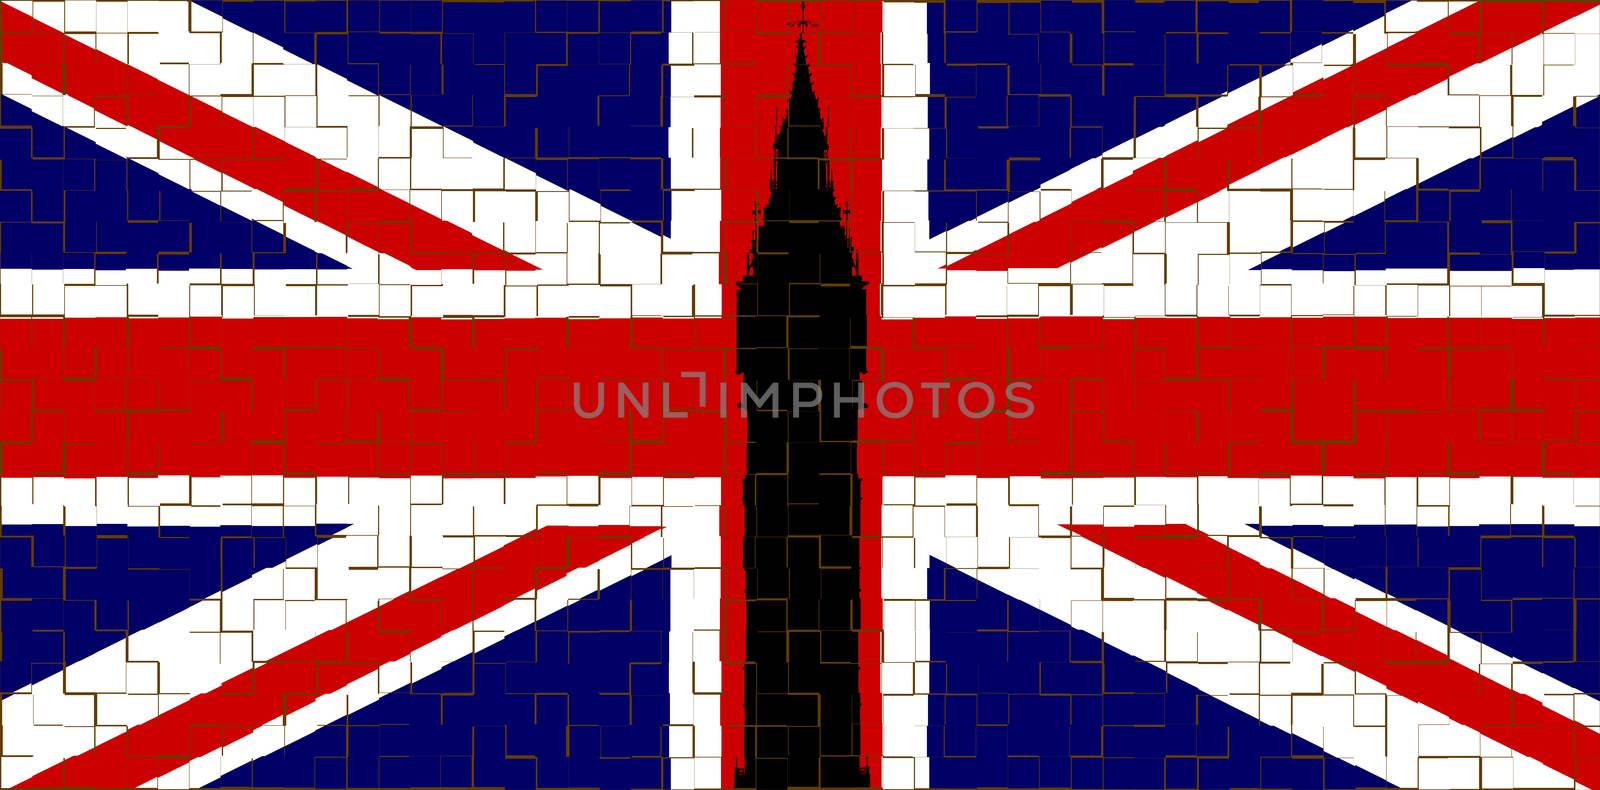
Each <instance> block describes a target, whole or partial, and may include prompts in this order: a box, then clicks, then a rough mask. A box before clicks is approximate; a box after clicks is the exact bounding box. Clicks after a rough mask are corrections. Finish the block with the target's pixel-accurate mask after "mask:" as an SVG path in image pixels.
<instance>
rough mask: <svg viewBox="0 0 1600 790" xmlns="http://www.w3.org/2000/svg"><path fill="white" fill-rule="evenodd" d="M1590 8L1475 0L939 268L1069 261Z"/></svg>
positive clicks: (1028, 265)
mask: <svg viewBox="0 0 1600 790" xmlns="http://www.w3.org/2000/svg"><path fill="white" fill-rule="evenodd" d="M1594 7H1595V4H1594V3H1567V2H1550V3H1546V2H1485V3H1475V4H1473V5H1471V6H1469V7H1467V8H1465V9H1462V10H1461V11H1457V12H1456V13H1454V14H1451V15H1450V16H1448V17H1446V18H1444V19H1442V20H1440V21H1438V22H1436V23H1434V24H1432V25H1429V26H1428V27H1426V28H1423V29H1422V30H1420V31H1418V32H1417V33H1415V34H1414V35H1412V36H1410V37H1408V38H1406V39H1405V40H1403V41H1401V42H1399V43H1398V44H1395V45H1394V46H1392V47H1389V48H1388V49H1385V50H1383V51H1382V52H1379V53H1378V54H1376V55H1373V56H1372V57H1369V58H1367V59H1365V60H1362V61H1361V62H1359V63H1356V64H1355V65H1353V66H1351V67H1350V68H1347V69H1345V70H1343V71H1341V72H1339V73H1338V74H1335V75H1333V76H1331V77H1327V78H1325V79H1322V80H1318V81H1317V82H1314V83H1312V84H1310V85H1308V86H1306V87H1305V88H1302V89H1301V90H1299V91H1296V92H1295V93H1294V95H1292V96H1290V97H1289V98H1287V99H1284V100H1283V101H1281V102H1278V103H1277V104H1274V105H1272V106H1271V107H1268V108H1266V109H1264V110H1261V111H1260V112H1258V113H1255V114H1253V115H1247V116H1245V117H1243V118H1240V119H1239V120H1237V121H1234V122H1233V123H1232V124H1229V125H1228V127H1227V128H1225V129H1223V130H1222V131H1220V132H1218V133H1216V134H1214V135H1212V136H1210V137H1208V138H1206V139H1204V140H1201V141H1198V142H1195V143H1192V144H1190V145H1189V146H1187V147H1185V148H1183V149H1181V150H1179V151H1177V152H1175V153H1173V154H1171V155H1170V156H1167V157H1165V158H1163V159H1158V160H1156V161H1154V162H1151V163H1149V164H1147V165H1145V166H1143V167H1141V168H1139V169H1138V170H1135V171H1134V172H1133V173H1132V174H1131V175H1129V176H1128V177H1127V178H1124V179H1122V180H1121V181H1118V182H1116V183H1113V184H1110V185H1108V186H1106V187H1104V188H1102V189H1098V190H1095V191H1093V192H1090V193H1089V194H1087V195H1084V196H1083V197H1082V198H1080V199H1078V200H1075V201H1073V202H1072V203H1070V204H1068V205H1067V206H1066V207H1064V208H1062V209H1061V210H1060V211H1057V212H1055V213H1053V214H1050V215H1048V216H1046V217H1044V218H1042V219H1040V220H1039V221H1038V222H1035V223H1033V224H1032V225H1028V226H1025V227H1023V228H1020V229H1018V230H1016V231H1013V232H1012V233H1011V234H1010V235H1009V236H1007V237H1006V238H1004V239H1001V240H1000V241H997V242H995V243H993V244H990V245H988V246H987V247H984V248H982V249H980V250H978V251H976V252H974V253H972V254H971V255H968V256H967V257H965V258H961V259H959V260H957V261H955V262H953V263H951V264H950V265H949V266H948V267H947V268H951V269H981V270H1003V269H1022V268H1034V269H1039V268H1055V267H1057V266H1061V265H1064V264H1067V263H1071V262H1073V261H1075V260H1077V259H1079V258H1081V257H1083V256H1085V255H1088V254H1089V253H1091V252H1094V251H1095V250H1098V249H1100V248H1102V247H1104V246H1106V245H1108V244H1111V243H1113V242H1116V241H1119V240H1121V239H1123V238H1126V237H1127V236H1129V235H1131V234H1132V233H1133V232H1134V231H1136V230H1138V229H1140V228H1142V227H1144V226H1146V225H1149V224H1150V223H1152V222H1155V221H1156V220H1159V219H1161V218H1162V217H1166V216H1170V215H1172V214H1174V213H1176V212H1178V211H1181V210H1183V209H1185V208H1188V207H1189V206H1193V205H1194V204H1196V203H1199V202H1200V201H1201V200H1202V199H1204V198H1206V197H1208V196H1210V195H1213V194H1216V193H1217V192H1220V191H1222V190H1223V189H1224V188H1226V187H1227V186H1228V184H1231V183H1233V182H1234V181H1237V180H1239V179H1241V178H1244V177H1245V176H1248V175H1250V174H1251V173H1254V172H1256V171H1257V170H1260V169H1261V168H1263V167H1266V166H1267V165H1269V164H1272V163H1273V162H1276V161H1278V160H1280V159H1283V158H1284V157H1286V156H1289V155H1291V154H1293V153H1295V152H1297V151H1300V150H1302V149H1304V148H1306V147H1308V146H1310V145H1311V144H1313V143H1315V142H1317V141H1318V140H1321V139H1323V138H1325V137H1327V136H1328V135H1331V134H1333V133H1335V132H1337V131H1339V130H1340V129H1345V128H1348V127H1351V126H1354V125H1356V124H1358V123H1360V122H1362V121H1364V120H1366V119H1368V118H1371V117H1373V116H1375V115H1377V114H1378V113H1380V112H1383V111H1384V110H1385V109H1387V108H1389V107H1391V106H1393V105H1395V104H1397V103H1398V102H1400V101H1401V100H1403V99H1406V98H1408V97H1411V96H1414V95H1416V94H1418V93H1420V92H1422V91H1423V90H1424V89H1426V88H1428V87H1430V86H1433V85H1437V84H1439V83H1440V82H1443V81H1444V80H1445V79H1447V78H1449V77H1450V75H1452V74H1454V73H1456V72H1458V71H1461V70H1462V69H1464V68H1467V67H1468V66H1471V65H1473V64H1475V63H1481V62H1483V61H1485V60H1488V59H1489V58H1492V57H1494V56H1495V55H1498V54H1500V53H1502V52H1504V51H1506V50H1508V49H1510V48H1511V47H1513V46H1516V45H1517V44H1520V43H1522V42H1523V41H1526V40H1528V39H1529V38H1532V37H1533V36H1535V35H1537V34H1538V33H1540V32H1541V31H1544V30H1547V29H1549V28H1551V27H1554V26H1556V25H1558V24H1560V23H1562V22H1565V21H1566V20H1568V19H1571V18H1573V17H1575V16H1577V15H1579V14H1581V13H1583V12H1584V11H1587V10H1589V9H1591V8H1594Z"/></svg>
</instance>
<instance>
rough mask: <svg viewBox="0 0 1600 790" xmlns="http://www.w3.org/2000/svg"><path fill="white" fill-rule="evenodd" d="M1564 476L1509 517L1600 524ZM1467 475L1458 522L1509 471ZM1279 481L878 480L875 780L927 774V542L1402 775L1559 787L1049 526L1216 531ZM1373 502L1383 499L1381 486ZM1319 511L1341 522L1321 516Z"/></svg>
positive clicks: (1242, 703) (1419, 708) (1336, 749)
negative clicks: (879, 725)
mask: <svg viewBox="0 0 1600 790" xmlns="http://www.w3.org/2000/svg"><path fill="white" fill-rule="evenodd" d="M1329 480H1330V481H1334V482H1335V483H1336V484H1342V483H1343V481H1341V480H1336V479H1332V478H1330V479H1329ZM1385 482H1386V481H1378V484H1379V485H1380V486H1382V485H1384V484H1385ZM1421 482H1422V483H1423V484H1425V485H1427V486H1430V487H1432V486H1436V485H1437V484H1436V483H1434V482H1431V481H1421ZM1561 482H1562V481H1535V483H1542V485H1534V484H1528V483H1529V481H1525V480H1519V481H1518V483H1519V488H1518V491H1519V495H1520V499H1521V504H1520V507H1519V509H1520V510H1521V511H1522V512H1521V513H1519V514H1518V515H1519V516H1526V515H1527V511H1528V510H1529V509H1530V508H1532V509H1541V510H1542V509H1549V510H1550V511H1551V512H1552V515H1551V520H1552V521H1554V520H1557V519H1558V518H1560V516H1559V515H1556V513H1562V512H1564V514H1565V515H1571V516H1576V517H1577V518H1576V519H1574V520H1577V521H1578V523H1595V517H1596V515H1597V509H1596V508H1595V507H1593V506H1576V503H1575V502H1574V501H1573V499H1572V496H1573V493H1574V488H1573V485H1572V484H1573V483H1574V482H1575V481H1565V482H1566V483H1567V484H1568V485H1567V487H1566V488H1565V492H1564V493H1563V491H1562V489H1561V488H1560V485H1561ZM1478 483H1479V481H1468V484H1469V485H1472V486H1474V487H1471V488H1469V487H1467V486H1463V487H1461V488H1458V489H1457V491H1458V492H1459V494H1460V501H1461V502H1462V511H1461V512H1459V513H1458V514H1456V515H1455V520H1456V523H1463V522H1464V521H1466V520H1467V519H1469V518H1471V517H1470V516H1468V515H1467V513H1468V512H1472V509H1471V505H1470V504H1468V503H1471V502H1474V501H1476V500H1475V497H1474V493H1475V492H1476V491H1479V490H1480V489H1482V486H1488V487H1489V488H1491V489H1492V487H1493V486H1495V485H1496V484H1497V483H1499V484H1504V485H1507V486H1509V481H1488V482H1487V483H1483V484H1482V485H1481V486H1479V485H1477V484H1478ZM1408 484H1409V485H1411V486H1418V485H1419V481H1416V480H1411V481H1402V480H1392V481H1387V485H1388V486H1391V487H1395V488H1401V487H1404V486H1406V485H1408ZM1288 488H1289V481H1267V480H1261V481H1256V480H1212V479H1205V480H1203V481H1197V480H1194V479H1188V480H1177V479H1173V480H1165V479H1139V480H1076V481H1066V480H1040V479H1037V478H1014V479H1011V480H1004V479H973V478H943V479H929V478H923V479H917V480H914V481H908V480H896V481H885V503H886V507H885V514H884V531H885V558H886V567H885V570H884V594H885V615H884V622H885V624H886V631H885V664H884V687H885V689H886V693H887V694H889V695H890V696H886V698H885V701H884V713H885V729H886V732H887V733H892V734H893V736H894V737H893V738H889V737H887V736H886V742H885V774H886V776H885V781H886V786H888V787H926V786H928V784H927V782H928V779H929V777H928V775H927V760H926V743H927V742H926V738H927V731H926V726H927V706H928V700H927V697H926V696H923V695H926V694H927V693H928V692H929V688H928V678H927V675H926V664H927V662H928V661H931V660H932V658H933V657H932V655H931V651H930V648H931V646H930V643H929V630H928V628H929V620H928V617H929V604H928V603H927V602H926V601H925V600H923V599H925V598H926V597H927V587H926V584H927V582H926V579H927V568H928V560H927V557H929V556H933V557H939V558H941V559H943V560H945V561H946V562H948V563H950V564H951V565H953V566H955V567H956V568H958V569H962V570H963V571H964V572H967V573H969V574H970V575H973V576H975V577H977V578H978V580H979V581H981V582H983V583H985V584H989V585H991V586H994V587H996V588H998V589H999V590H1001V591H1002V592H1004V593H1006V594H1008V595H1011V596H1013V597H1016V598H1018V599H1020V600H1022V601H1023V602H1024V603H1027V604H1029V605H1032V606H1035V607H1037V608H1039V609H1041V610H1043V611H1045V612H1046V613H1048V614H1050V615H1051V616H1053V617H1056V618H1058V619H1061V620H1064V621H1066V622H1068V623H1070V624H1071V625H1073V626H1074V627H1076V628H1079V629H1082V630H1084V631H1087V632H1088V633H1090V634H1092V635H1095V636H1097V637H1100V638H1102V639H1104V640H1105V641H1106V642H1107V643H1108V644H1110V645H1112V646H1113V647H1116V648H1118V649H1120V650H1123V651H1125V652H1127V653H1130V654H1132V655H1133V656H1135V657H1137V658H1139V659H1141V660H1144V661H1148V662H1151V663H1152V664H1154V665H1156V666H1158V667H1161V668H1163V669H1165V670H1166V671H1168V672H1170V673H1172V675H1173V676H1175V677H1177V678H1178V679H1180V680H1183V681H1184V682H1186V683H1189V684H1191V685H1194V686H1196V687H1198V688H1199V689H1200V690H1201V691H1202V692H1204V693H1206V694H1209V695H1211V696H1213V697H1216V698H1218V699H1219V700H1221V701H1222V702H1225V703H1226V704H1228V705H1230V706H1232V707H1234V708H1235V709H1238V710H1240V711H1242V712H1245V713H1247V714H1249V715H1251V716H1253V717H1256V718H1259V719H1260V720H1262V721H1264V722H1266V723H1268V724H1271V725H1273V726H1275V727H1278V728H1279V729H1282V730H1285V731H1288V732H1292V733H1293V734H1295V735H1297V736H1300V737H1302V738H1305V739H1306V740H1308V741H1310V742H1312V743H1314V744H1316V745H1317V746H1318V747H1320V748H1322V749H1324V750H1325V751H1327V752H1328V753H1329V754H1332V755H1334V756H1336V757H1339V758H1341V759H1344V760H1346V761H1348V762H1350V763H1352V764H1354V765H1356V766H1358V767H1360V768H1363V769H1365V770H1367V771H1370V772H1372V773H1374V774H1376V775H1377V776H1379V777H1381V778H1383V779H1385V780H1386V781H1389V782H1391V783H1393V784H1396V785H1398V786H1400V787H1529V786H1532V787H1571V786H1572V782H1571V780H1569V779H1566V778H1564V777H1562V776H1560V775H1558V774H1556V773H1555V772H1553V771H1551V770H1550V769H1548V768H1546V767H1544V766H1543V765H1541V764H1539V763H1538V762H1537V761H1534V760H1532V759H1529V758H1527V757H1524V756H1522V755H1520V754H1515V753H1512V752H1510V751H1509V750H1507V749H1505V748H1504V747H1502V746H1500V745H1498V744H1496V743H1494V742H1492V741H1489V740H1488V739H1486V738H1483V737H1481V736H1479V735H1478V734H1477V733H1476V732H1474V731H1472V730H1471V729H1469V728H1467V727H1465V726H1462V725H1459V724H1456V723H1454V722H1451V721H1449V720H1448V719H1447V718H1446V717H1444V716H1442V715H1440V714H1438V713H1437V712H1435V711H1433V710H1431V709H1429V708H1427V707H1426V706H1423V705H1420V704H1417V703H1415V702H1413V701H1411V700H1408V699H1406V698H1404V697H1401V696H1399V695H1397V694H1394V693H1393V692H1391V691H1389V690H1388V689H1387V688H1385V687H1383V686H1382V685H1381V684H1376V683H1373V682H1372V681H1370V680H1369V679H1366V678H1363V677H1360V676H1357V675H1355V674H1353V673H1351V672H1349V671H1348V670H1346V669H1344V668H1343V667H1341V666H1339V665H1338V664H1336V663H1333V662H1330V661H1328V660H1327V659H1326V658H1324V657H1322V656H1318V655H1316V654H1314V653H1311V652H1309V651H1307V650H1305V649H1303V648H1301V647H1299V646H1298V645H1296V644H1294V643H1293V642H1291V641H1290V640H1288V639H1287V638H1284V637H1281V636H1279V635H1277V634H1275V633H1273V632H1271V631H1269V630H1265V629H1262V628H1260V627H1259V626H1257V625H1256V624H1254V623H1252V622H1250V621H1248V620H1246V619H1244V618H1241V617H1238V616H1236V615H1234V614H1232V613H1231V612H1228V611H1226V610H1224V609H1222V608H1220V607H1217V606H1215V605H1213V604H1211V603H1209V602H1206V601H1204V600H1201V599H1200V598H1199V596H1197V595H1196V594H1194V593H1193V592H1192V591H1190V590H1187V589H1186V588H1183V587H1182V586H1181V585H1176V584H1173V583H1171V582H1170V581H1167V580H1165V579H1163V578H1161V577H1159V576H1157V575H1156V574H1153V573H1151V572H1149V571H1147V570H1145V569H1143V568H1141V567H1138V566H1136V565H1134V564H1132V563H1130V562H1127V561H1126V560H1123V559H1121V558H1120V557H1117V556H1116V555H1114V554H1108V553H1106V552H1104V551H1103V550H1101V549H1100V548H1099V547H1098V546H1097V545H1095V544H1093V543H1091V542H1089V541H1086V540H1084V539H1081V538H1077V537H1072V536H1071V535H1070V533H1069V532H1068V531H1067V530H1065V529H1062V528H1060V527H1057V526H1055V525H1057V524H1062V523H1071V522H1073V521H1074V520H1076V521H1081V522H1083V523H1105V524H1119V523H1120V524H1128V523H1135V522H1137V523H1169V522H1171V523H1182V522H1184V521H1185V520H1186V519H1187V520H1189V521H1190V523H1206V524H1210V525H1211V526H1210V528H1212V529H1218V528H1220V527H1218V525H1219V524H1230V523H1235V522H1238V523H1244V522H1247V521H1248V520H1252V519H1253V518H1254V517H1257V516H1256V515H1255V514H1260V513H1262V512H1263V511H1265V510H1269V509H1271V508H1275V507H1278V503H1279V502H1280V501H1281V502H1283V503H1285V504H1287V503H1288V502H1290V501H1293V498H1292V497H1291V496H1290V495H1289V491H1288ZM1530 489H1531V490H1530ZM1447 490H1448V489H1447ZM1482 490H1487V489H1482ZM1362 496H1363V497H1365V498H1364V499H1363V501H1367V500H1369V499H1370V497H1367V496H1366V494H1362ZM1344 501H1345V498H1344V497H1341V498H1340V501H1339V503H1338V504H1331V505H1330V507H1332V508H1334V510H1333V511H1332V512H1333V513H1339V512H1342V511H1344V509H1345V507H1344V504H1343V503H1344ZM1377 502H1378V505H1377V506H1378V507H1379V508H1380V509H1381V508H1382V507H1383V503H1384V499H1383V498H1382V497H1381V495H1380V497H1379V499H1378V500H1377ZM1297 507H1301V508H1302V509H1303V508H1304V506H1297ZM1197 508H1198V510H1197ZM1241 515H1243V519H1242V520H1241V519H1240V516H1241ZM1297 515H1298V516H1299V520H1302V521H1305V520H1307V519H1309V520H1311V521H1315V520H1316V519H1315V516H1313V515H1310V514H1307V513H1304V512H1302V513H1299V514H1297ZM1496 515H1498V514H1485V515H1483V518H1485V519H1487V520H1493V519H1494V518H1495V517H1496ZM1413 517H1415V514H1413ZM1402 518H1403V517H1402ZM1423 520H1425V519H1423ZM1326 523H1341V522H1340V521H1338V520H1336V519H1333V518H1330V519H1329V520H1328V522H1326ZM1252 542H1254V543H1264V542H1265V541H1260V540H1255V541H1252ZM1368 613H1369V614H1370V613H1371V612H1370V610H1368ZM1399 617H1403V615H1400V616H1399ZM1404 624H1405V623H1403V622H1402V625H1404ZM1413 625H1414V624H1413ZM1449 638H1450V643H1451V646H1452V647H1453V648H1454V649H1453V650H1452V653H1458V654H1459V653H1461V650H1460V647H1458V646H1457V645H1458V642H1459V641H1460V640H1465V637H1462V636H1460V635H1453V636H1450V637H1449ZM1469 641H1470V640H1469ZM1534 674H1537V673H1534ZM1515 681H1516V682H1517V683H1519V684H1521V683H1523V682H1524V681H1527V682H1529V683H1544V684H1545V685H1544V686H1542V687H1538V688H1536V687H1535V686H1533V685H1529V686H1520V685H1519V690H1521V691H1524V692H1527V693H1540V692H1539V688H1542V689H1544V690H1546V691H1551V690H1553V694H1552V696H1551V697H1550V698H1548V699H1546V700H1545V702H1546V704H1552V702H1554V703H1557V704H1552V707H1555V708H1556V709H1557V710H1561V708H1560V707H1559V705H1560V704H1566V705H1567V709H1568V710H1570V711H1572V712H1573V713H1575V714H1576V715H1578V716H1579V719H1578V720H1579V721H1580V722H1584V718H1583V717H1585V716H1588V715H1592V711H1591V710H1590V708H1589V707H1588V701H1592V700H1590V698H1587V697H1584V698H1583V699H1582V700H1580V701H1578V702H1579V703H1580V706H1581V707H1578V708H1577V709H1574V707H1573V704H1572V703H1573V702H1574V700H1573V698H1572V697H1571V695H1569V694H1565V693H1564V692H1563V691H1562V690H1561V689H1560V688H1559V687H1558V686H1557V685H1556V684H1555V683H1554V681H1551V680H1550V679H1545V680H1543V681H1539V680H1530V679H1529V677H1528V676H1524V675H1522V674H1520V673H1519V674H1518V675H1517V676H1516V678H1515ZM1584 723H1588V722H1584ZM1597 724H1600V723H1597ZM919 738H920V739H921V740H920V741H919V740H918V739H919ZM891 766H893V767H891Z"/></svg>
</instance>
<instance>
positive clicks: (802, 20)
mask: <svg viewBox="0 0 1600 790" xmlns="http://www.w3.org/2000/svg"><path fill="white" fill-rule="evenodd" d="M790 24H791V25H793V26H794V27H797V28H800V32H801V34H802V35H804V34H805V29H806V28H808V27H811V22H810V21H808V20H807V19H806V0H800V19H799V21H796V22H791V23H790Z"/></svg>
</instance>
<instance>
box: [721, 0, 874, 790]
mask: <svg viewBox="0 0 1600 790" xmlns="http://www.w3.org/2000/svg"><path fill="white" fill-rule="evenodd" d="M801 26H802V28H803V27H804V21H803V16H802V22H801ZM773 147H774V159H775V162H774V165H773V171H772V185H771V186H772V192H771V196H770V197H769V198H768V201H767V205H766V207H765V209H764V210H763V211H762V216H761V224H760V227H759V228H758V230H757V231H756V236H755V242H754V244H753V245H752V248H751V251H750V260H749V267H748V269H747V270H746V272H745V277H744V279H743V280H741V281H740V282H739V291H738V316H737V328H738V370H739V373H741V374H742V375H743V376H744V382H745V387H746V388H747V390H748V392H749V393H752V394H753V396H754V397H753V398H752V397H749V396H747V398H746V401H747V403H748V404H749V406H750V409H749V412H748V414H747V417H746V425H747V427H748V437H749V444H748V446H747V449H746V457H747V467H746V474H745V479H744V505H745V511H744V512H745V521H744V530H745V533H744V568H745V584H746V587H745V589H746V598H747V601H746V604H745V614H746V637H745V650H746V653H745V655H746V660H747V662H748V663H747V664H746V666H745V699H744V704H745V731H744V768H743V770H742V771H741V772H740V774H739V781H738V784H739V786H741V787H753V788H812V787H841V788H842V787H865V786H867V784H868V783H869V777H868V776H867V773H866V772H865V771H864V770H863V769H862V768H861V694H860V685H859V678H858V674H859V662H858V659H857V655H858V654H857V650H858V647H857V645H858V638H859V635H858V632H859V628H860V619H861V618H860V615H861V568H860V556H861V555H860V548H859V546H858V541H859V536H860V526H861V513H860V506H861V494H860V488H861V478H860V476H859V473H858V471H857V468H856V435H857V421H858V418H859V412H858V408H857V406H856V404H855V403H853V402H849V401H845V400H842V399H841V398H840V397H838V396H843V398H850V397H856V396H858V395H859V390H860V386H861V376H862V374H863V373H864V372H865V370H866V337H867V298H866V282H865V281H864V280H863V279H862V278H861V275H860V273H859V271H858V270H857V266H856V257H855V252H854V250H853V248H852V247H851V244H850V238H849V236H848V235H847V234H846V231H845V227H844V222H843V212H842V211H841V210H840V208H839V205H838V203H837V202H836V200H835V198H834V193H833V180H832V176H831V171H830V168H829V165H828V142H827V137H826V134H825V130H824V128H823V120H822V111H821V109H820V107H819V104H818V101H817V95H816V92H815V90H814V88H813V86H812V84H811V68H810V65H809V64H808V63H807V61H806V43H805V38H804V32H803V30H802V33H801V36H800V37H799V40H798V41H797V42H796V46H795V61H794V85H793V87H792V88H791V90H790V94H789V107H788V111H787V114H786V115H785V117H784V119H783V123H782V125H781V127H780V128H779V130H778V134H777V139H776V140H775V141H774V144H773ZM796 384H799V385H800V389H799V390H798V391H797V388H796V386H795V385H796ZM774 385H776V389H777V392H776V396H775V397H770V398H766V399H763V396H765V395H767V394H768V393H769V389H770V388H772V387H773V386H774ZM808 386H814V387H815V388H816V389H815V390H808V389H807V388H808ZM817 395H820V398H818V397H816V396H817ZM818 400H820V403H817V402H816V401H818Z"/></svg>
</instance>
